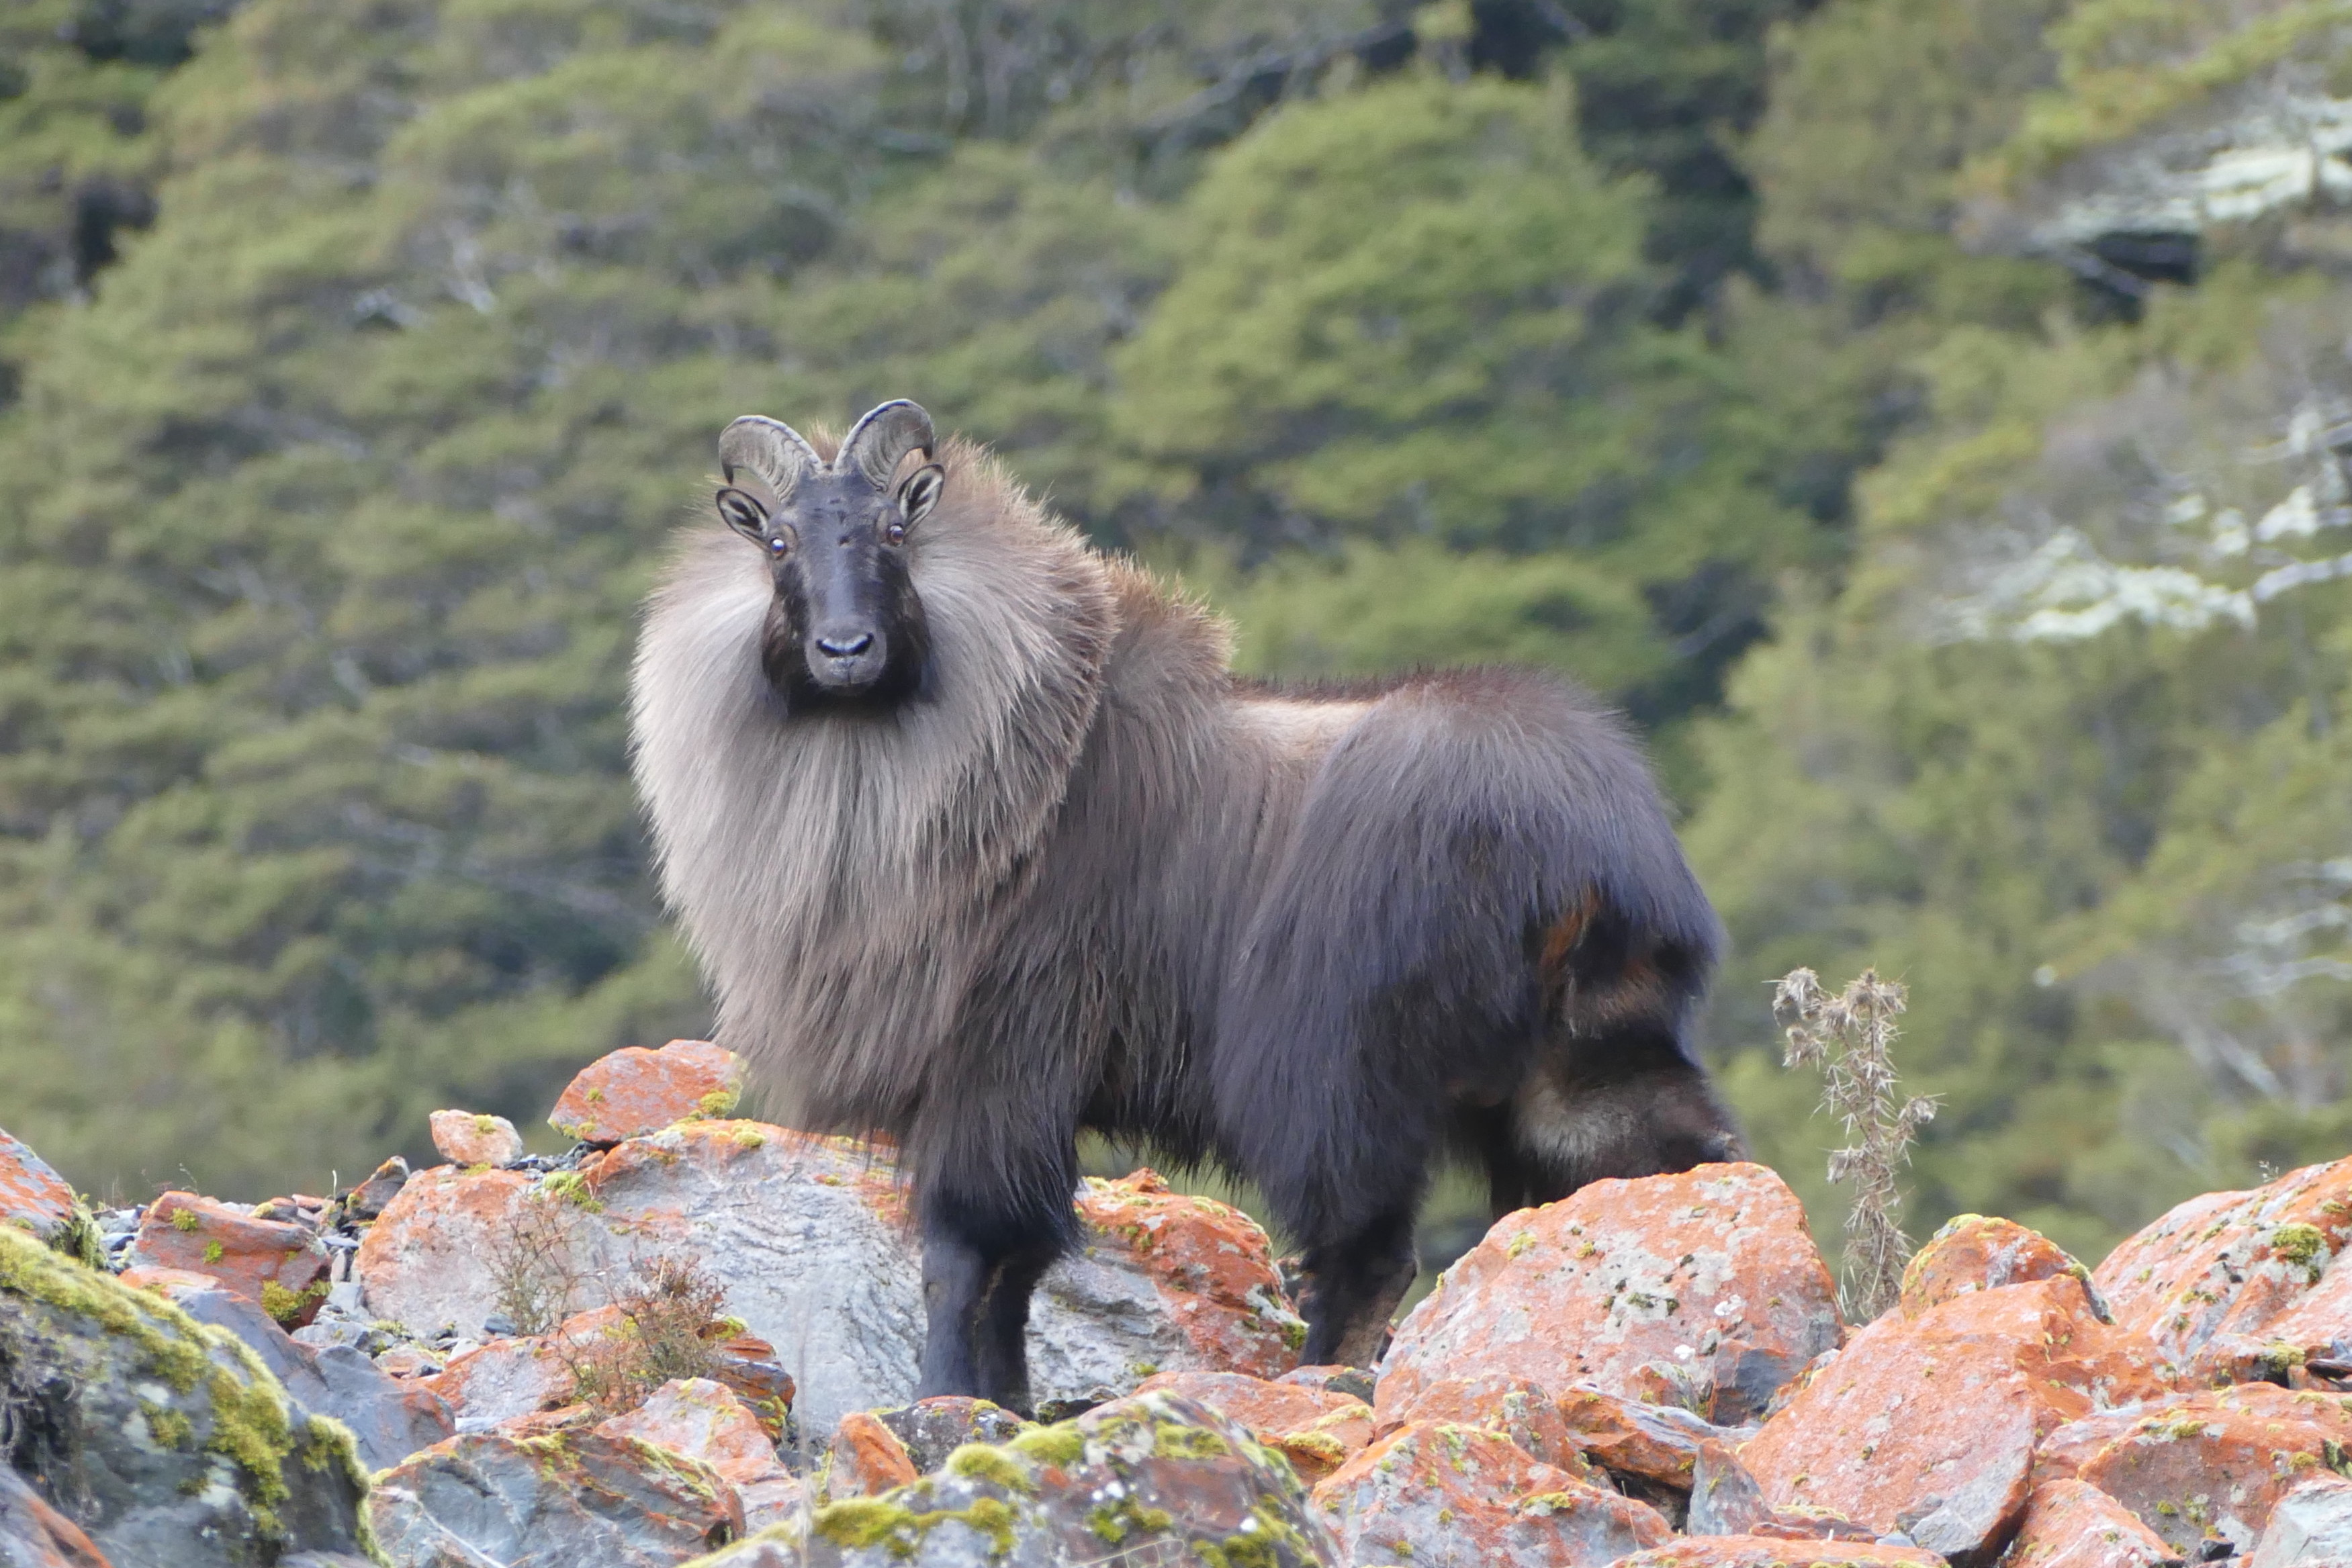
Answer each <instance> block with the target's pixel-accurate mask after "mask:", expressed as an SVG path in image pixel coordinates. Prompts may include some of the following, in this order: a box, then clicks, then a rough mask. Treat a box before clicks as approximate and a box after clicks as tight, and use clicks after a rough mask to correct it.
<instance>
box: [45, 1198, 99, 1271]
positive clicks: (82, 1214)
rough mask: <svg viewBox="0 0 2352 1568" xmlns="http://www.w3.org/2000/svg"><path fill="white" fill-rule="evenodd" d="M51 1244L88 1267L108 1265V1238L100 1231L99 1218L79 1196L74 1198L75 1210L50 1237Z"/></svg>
mask: <svg viewBox="0 0 2352 1568" xmlns="http://www.w3.org/2000/svg"><path fill="white" fill-rule="evenodd" d="M49 1245H50V1247H52V1248H54V1249H56V1250H58V1252H61V1253H63V1254H64V1255H65V1256H67V1257H68V1258H70V1259H72V1260H74V1261H75V1262H77V1263H80V1264H82V1265H84V1266H86V1267H88V1268H91V1269H104V1268H105V1267H106V1239H105V1238H104V1237H102V1236H100V1234H99V1233H98V1220H97V1219H96V1218H94V1217H93V1216H92V1215H91V1214H90V1212H89V1206H88V1205H87V1204H85V1203H83V1202H82V1201H81V1200H80V1199H79V1198H76V1199H75V1200H74V1206H73V1212H72V1213H71V1214H68V1215H67V1216H66V1220H65V1223H64V1224H63V1225H60V1226H58V1233H57V1234H56V1235H55V1236H52V1237H50V1238H49Z"/></svg>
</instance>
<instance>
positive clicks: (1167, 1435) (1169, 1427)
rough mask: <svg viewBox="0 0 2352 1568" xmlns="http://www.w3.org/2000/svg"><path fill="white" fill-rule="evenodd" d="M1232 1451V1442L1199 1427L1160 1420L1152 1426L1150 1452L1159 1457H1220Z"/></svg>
mask: <svg viewBox="0 0 2352 1568" xmlns="http://www.w3.org/2000/svg"><path fill="white" fill-rule="evenodd" d="M1233 1451H1234V1449H1233V1445H1232V1444H1230V1443H1228V1442H1226V1441H1225V1440H1224V1439H1223V1437H1218V1436H1217V1435H1216V1434H1215V1433H1214V1432H1211V1431H1208V1430H1206V1429H1205V1428H1202V1427H1183V1426H1179V1425H1178V1424H1177V1423H1175V1422H1173V1421H1161V1422H1158V1423H1156V1424H1155V1425H1154V1427H1153V1428H1152V1442H1151V1452H1152V1454H1153V1455H1154V1456H1155V1457H1157V1458H1163V1459H1222V1458H1225V1457H1226V1456H1228V1455H1230V1454H1231V1453H1232V1452H1233Z"/></svg>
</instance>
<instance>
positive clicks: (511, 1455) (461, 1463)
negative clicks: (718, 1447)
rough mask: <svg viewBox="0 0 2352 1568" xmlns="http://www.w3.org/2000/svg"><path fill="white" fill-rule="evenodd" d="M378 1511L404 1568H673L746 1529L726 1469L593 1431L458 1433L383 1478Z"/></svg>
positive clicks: (387, 1543)
mask: <svg viewBox="0 0 2352 1568" xmlns="http://www.w3.org/2000/svg"><path fill="white" fill-rule="evenodd" d="M368 1511H369V1517H370V1519H371V1520H372V1521H373V1523H374V1526H375V1533H376V1537H377V1540H378V1541H379V1542H382V1544H383V1551H384V1553H385V1555H386V1556H387V1557H388V1558H389V1559H390V1560H391V1561H392V1562H393V1563H396V1564H399V1565H400V1568H480V1565H481V1564H485V1563H497V1564H499V1568H587V1565H589V1564H600V1565H601V1564H614V1565H616V1568H667V1565H668V1564H673V1563H682V1562H684V1561H686V1560H687V1559H688V1558H689V1557H693V1556H696V1555H698V1554H699V1553H700V1552H705V1551H708V1550H709V1548H711V1547H714V1546H723V1545H725V1544H726V1543H727V1542H730V1541H732V1540H735V1539H737V1538H738V1537H740V1535H741V1534H742V1533H743V1505H742V1500H741V1499H740V1497H739V1496H738V1495H737V1493H736V1490H735V1489H734V1487H733V1486H732V1485H730V1483H729V1482H728V1481H727V1479H725V1478H724V1477H722V1476H720V1475H719V1472H718V1471H716V1470H714V1469H711V1468H710V1467H709V1466H708V1465H705V1464H703V1463H702V1462H701V1461H699V1460H698V1459H692V1458H688V1457H687V1456H685V1455H684V1454H680V1453H677V1452H675V1451H673V1450H669V1449H665V1448H656V1446H655V1445H653V1444H650V1443H646V1442H644V1441H642V1440H641V1439H638V1438H635V1437H613V1436H608V1435H606V1434H604V1433H601V1432H593V1431H579V1432H559V1433H552V1434H549V1435H546V1436H542V1437H509V1436H508V1435H507V1434H505V1433H499V1432H482V1433H476V1434H473V1435H471V1436H467V1437H452V1438H450V1439H449V1440H448V1441H447V1442H446V1443H441V1444H437V1445H436V1446H435V1447H433V1448H427V1449H425V1451H424V1452H423V1453H421V1454H418V1455H416V1456H415V1458H411V1459H410V1460H409V1461H408V1462H407V1463H405V1464H404V1465H401V1466H400V1467H399V1468H398V1469H393V1470H390V1471H387V1472H386V1473H384V1474H383V1475H382V1476H379V1477H377V1478H376V1481H375V1486H374V1489H373V1492H372V1493H371V1495H370V1497H369V1499H368Z"/></svg>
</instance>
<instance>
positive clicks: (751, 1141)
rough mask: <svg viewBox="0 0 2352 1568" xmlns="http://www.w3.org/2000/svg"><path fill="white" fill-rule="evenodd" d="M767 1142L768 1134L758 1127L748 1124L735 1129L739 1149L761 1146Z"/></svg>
mask: <svg viewBox="0 0 2352 1568" xmlns="http://www.w3.org/2000/svg"><path fill="white" fill-rule="evenodd" d="M767 1142H768V1138H767V1134H764V1133H762V1132H761V1131H760V1129H759V1128H757V1127H754V1126H751V1125H749V1124H746V1125H744V1126H740V1127H738V1128H736V1129H735V1146H736V1147H737V1148H739V1149H756V1148H761V1147H763V1146H764V1145H766V1144H767Z"/></svg>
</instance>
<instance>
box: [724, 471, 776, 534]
mask: <svg viewBox="0 0 2352 1568" xmlns="http://www.w3.org/2000/svg"><path fill="white" fill-rule="evenodd" d="M717 499H718V502H719V516H720V517H724V518H725V519H726V520H727V526H728V527H729V528H733V529H734V530H735V531H736V532H737V533H739V534H741V535H742V536H743V537H744V538H747V539H750V540H751V542H752V543H753V544H766V543H767V542H768V508H767V507H763V506H761V505H760V499H759V497H756V496H754V495H752V494H751V492H750V491H748V490H738V489H737V488H736V487H735V486H732V485H730V486H726V487H725V488H724V489H722V490H720V491H719V495H718V497H717Z"/></svg>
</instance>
